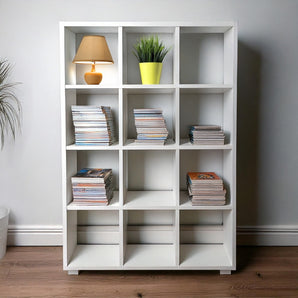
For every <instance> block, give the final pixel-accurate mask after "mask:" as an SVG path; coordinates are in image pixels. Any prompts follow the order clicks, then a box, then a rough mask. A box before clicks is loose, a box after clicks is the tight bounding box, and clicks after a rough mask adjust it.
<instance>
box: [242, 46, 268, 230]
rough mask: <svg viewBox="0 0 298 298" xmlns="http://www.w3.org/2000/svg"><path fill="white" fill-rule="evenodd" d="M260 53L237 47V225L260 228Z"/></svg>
mask: <svg viewBox="0 0 298 298" xmlns="http://www.w3.org/2000/svg"><path fill="white" fill-rule="evenodd" d="M261 63H262V61H261V56H260V53H258V52H257V51H255V50H254V49H253V48H251V47H249V46H248V45H246V44H245V43H243V42H241V41H239V44H238V111H237V113H238V119H237V130H238V133H237V205H238V207H237V225H238V226H251V225H258V217H259V216H260V214H259V210H258V200H259V192H258V187H259V185H258V183H260V180H262V177H258V167H259V164H258V162H259V156H258V147H259V114H260V100H261V97H260V91H261V90H260V88H261V79H260V77H261V76H260V72H261Z"/></svg>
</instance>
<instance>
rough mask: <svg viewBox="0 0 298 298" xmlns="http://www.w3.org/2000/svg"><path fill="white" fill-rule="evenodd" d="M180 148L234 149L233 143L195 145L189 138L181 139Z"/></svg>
mask: <svg viewBox="0 0 298 298" xmlns="http://www.w3.org/2000/svg"><path fill="white" fill-rule="evenodd" d="M179 148H180V149H182V150H231V149H233V146H232V145H231V144H225V145H194V144H192V143H191V142H190V141H189V139H181V140H180V146H179Z"/></svg>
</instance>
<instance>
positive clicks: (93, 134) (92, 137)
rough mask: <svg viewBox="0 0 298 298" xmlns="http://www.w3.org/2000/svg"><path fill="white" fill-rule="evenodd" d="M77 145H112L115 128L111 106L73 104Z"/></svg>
mask: <svg viewBox="0 0 298 298" xmlns="http://www.w3.org/2000/svg"><path fill="white" fill-rule="evenodd" d="M71 110H72V118H73V124H74V127H75V144H76V145H111V144H113V143H114V142H115V128H114V123H113V117H112V112H111V108H110V107H104V106H71Z"/></svg>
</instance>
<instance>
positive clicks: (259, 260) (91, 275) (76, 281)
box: [0, 247, 298, 298]
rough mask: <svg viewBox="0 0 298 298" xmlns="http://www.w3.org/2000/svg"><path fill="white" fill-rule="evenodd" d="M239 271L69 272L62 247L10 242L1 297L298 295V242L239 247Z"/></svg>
mask: <svg viewBox="0 0 298 298" xmlns="http://www.w3.org/2000/svg"><path fill="white" fill-rule="evenodd" d="M237 267H238V270H237V271H236V272H233V274H232V275H219V272H218V271H216V272H215V271H214V272H212V271H201V272H193V271H191V272H189V271H183V272H181V271H180V272H172V271H161V272H160V271H154V272H152V271H146V272H141V271H130V272H113V271H108V272H100V271H98V272H91V271H83V272H81V273H80V275H79V276H68V275H67V273H66V272H64V271H63V270H62V248H61V247H11V248H8V251H7V254H6V256H5V257H4V258H3V259H2V260H1V261H0V297H1V298H2V297H5V298H6V297H105V298H109V297H169V298H172V297H231V296H232V297H298V247H239V248H238V264H237Z"/></svg>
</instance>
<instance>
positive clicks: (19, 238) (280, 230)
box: [7, 225, 298, 246]
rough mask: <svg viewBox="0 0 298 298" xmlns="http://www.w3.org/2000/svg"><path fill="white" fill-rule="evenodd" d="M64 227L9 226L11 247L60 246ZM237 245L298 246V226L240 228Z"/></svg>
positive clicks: (8, 239) (8, 240) (238, 229)
mask: <svg viewBox="0 0 298 298" xmlns="http://www.w3.org/2000/svg"><path fill="white" fill-rule="evenodd" d="M62 234H63V229H62V226H58V225H57V226H22V225H20V226H9V227H8V238H7V244H8V245H10V246H60V245H62ZM237 244H239V245H257V246H298V226H238V227H237Z"/></svg>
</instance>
